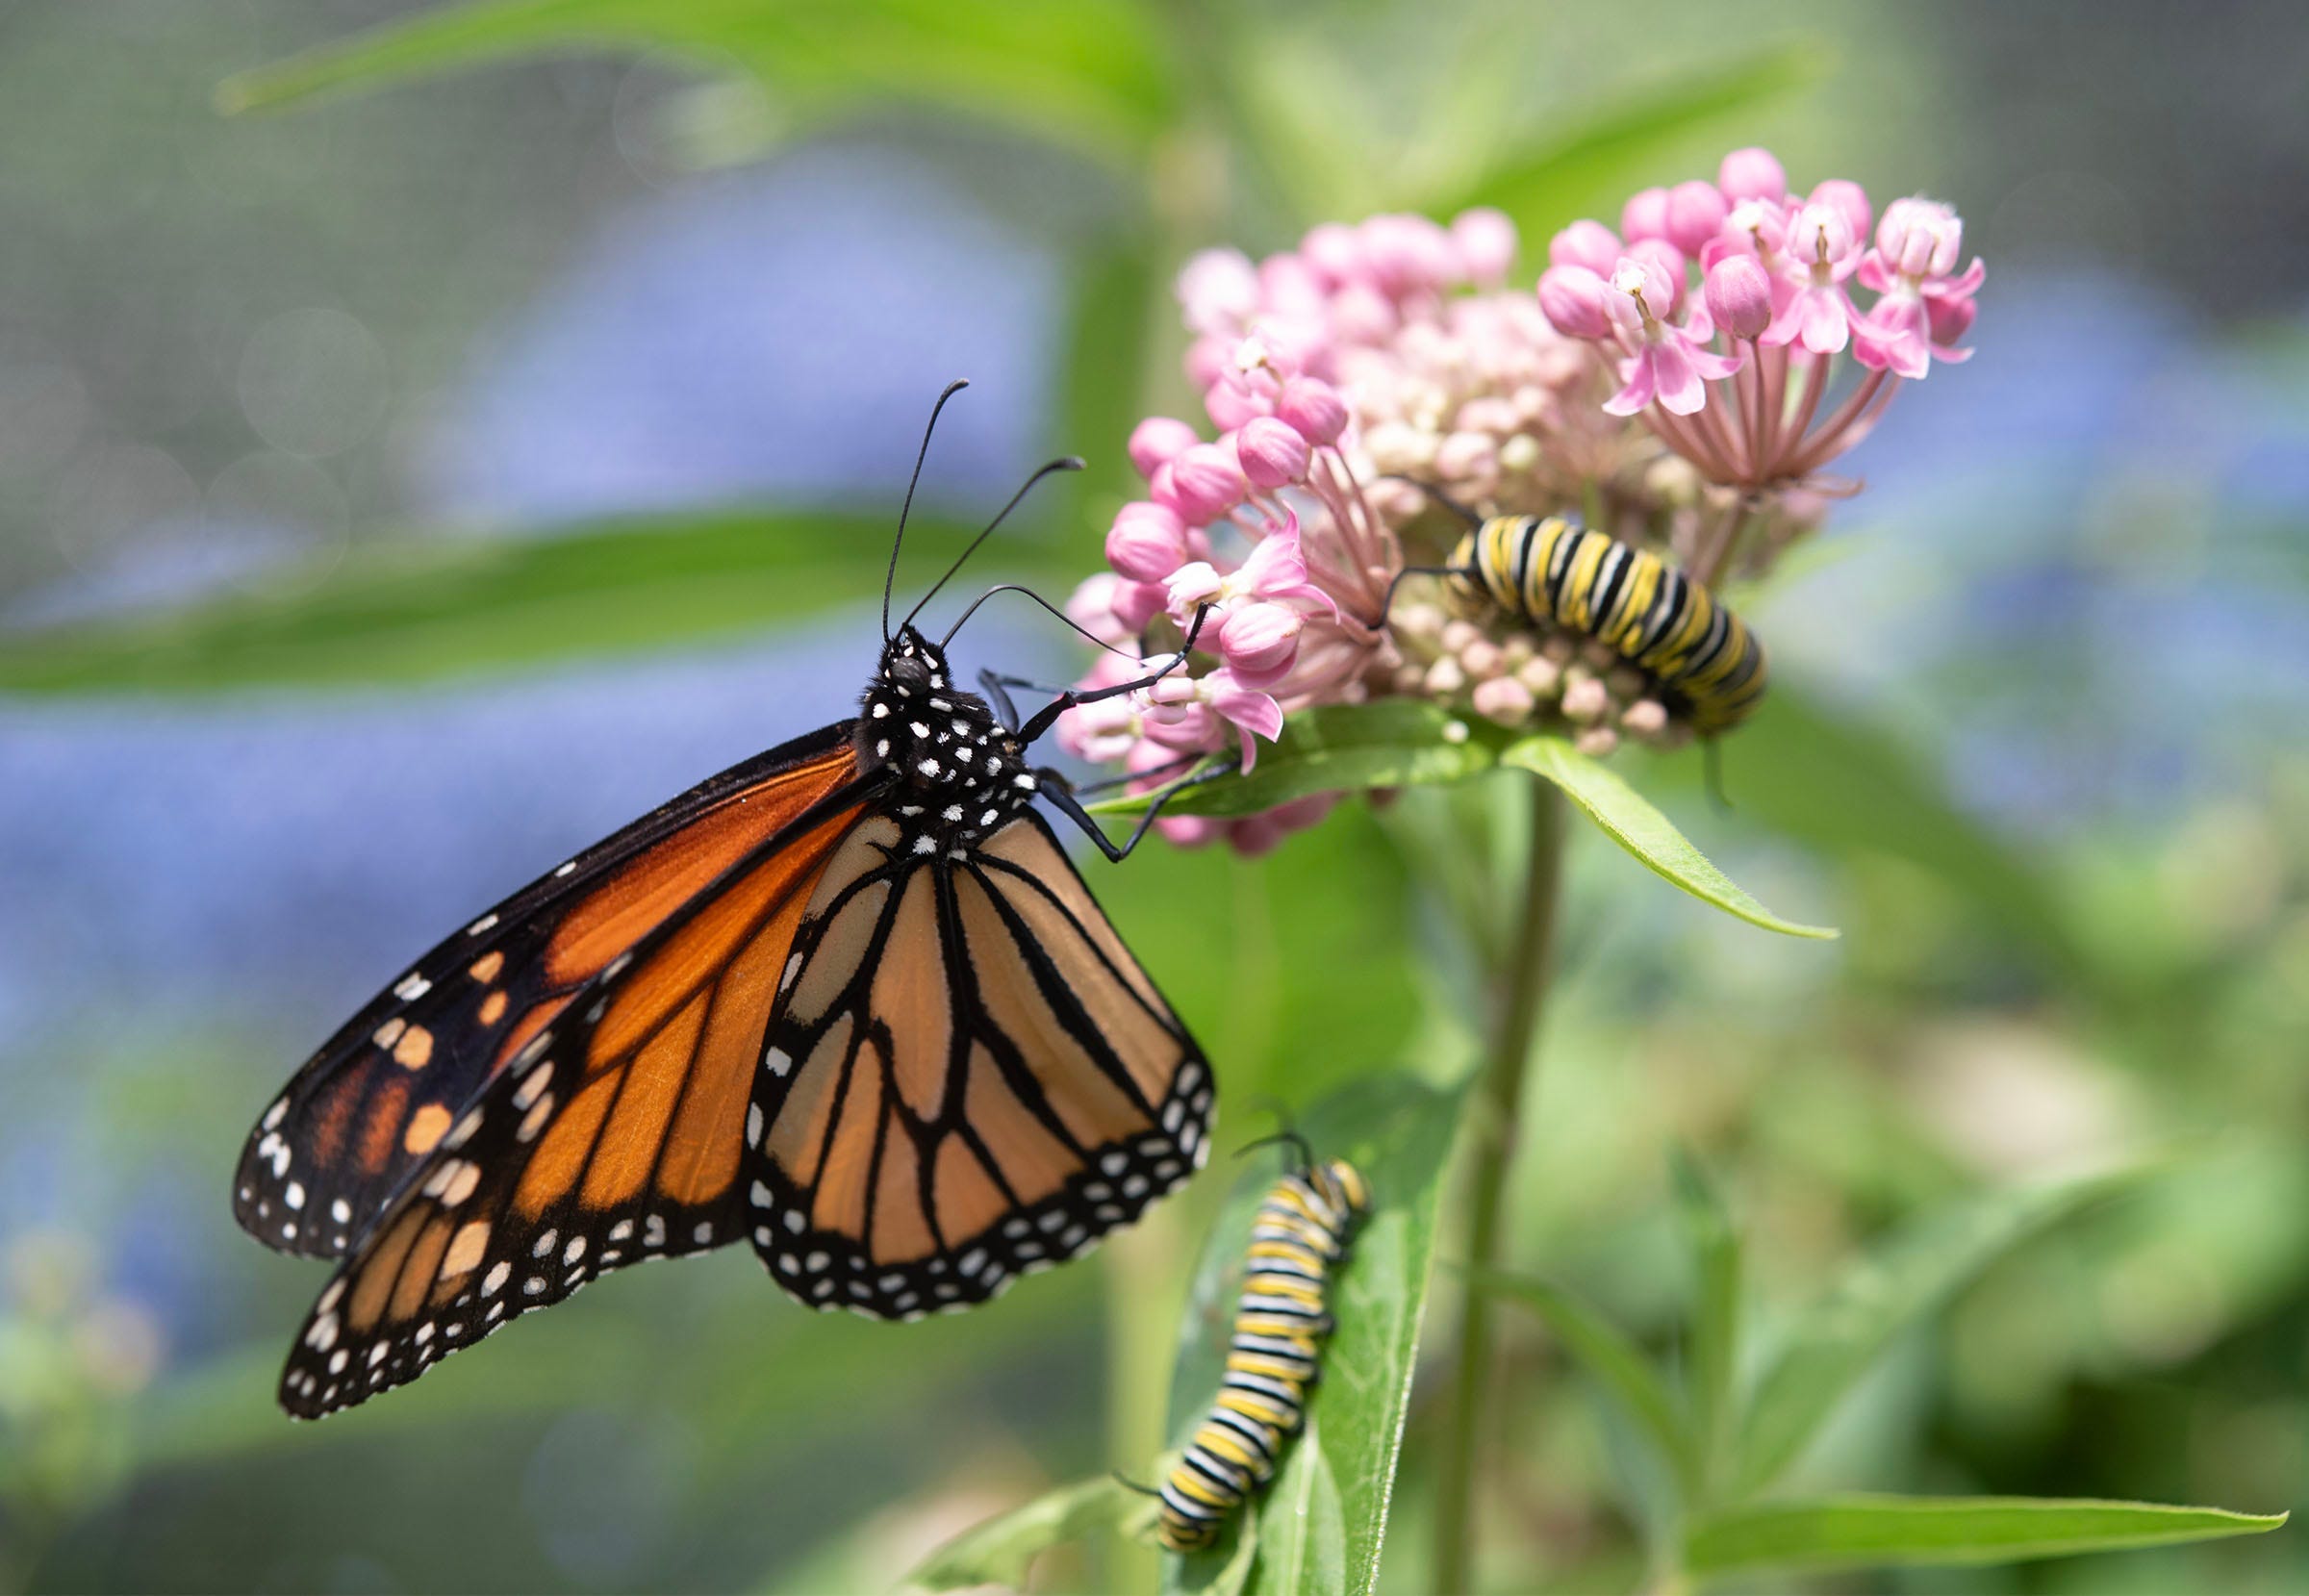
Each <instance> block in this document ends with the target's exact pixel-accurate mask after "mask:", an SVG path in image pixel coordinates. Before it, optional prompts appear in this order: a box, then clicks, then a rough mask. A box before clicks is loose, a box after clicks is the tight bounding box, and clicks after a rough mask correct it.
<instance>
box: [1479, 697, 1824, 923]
mask: <svg viewBox="0 0 2309 1596" xmlns="http://www.w3.org/2000/svg"><path fill="white" fill-rule="evenodd" d="M1500 762H1501V763H1502V764H1505V765H1514V766H1520V767H1521V768H1522V769H1524V770H1527V771H1533V772H1535V773H1538V774H1540V775H1543V776H1545V777H1546V778H1547V779H1548V780H1550V781H1552V782H1554V783H1555V784H1556V785H1557V786H1558V787H1560V788H1561V789H1562V790H1563V795H1564V796H1565V797H1566V798H1570V799H1571V801H1572V802H1574V803H1576V804H1578V805H1579V806H1580V807H1581V808H1582V809H1583V810H1585V811H1586V815H1587V818H1588V819H1589V820H1591V821H1593V822H1595V823H1596V824H1598V825H1600V826H1602V827H1603V828H1604V832H1605V834H1606V835H1608V836H1609V837H1611V840H1612V841H1613V842H1615V843H1617V844H1619V846H1620V847H1622V848H1624V849H1627V850H1628V851H1629V852H1630V853H1633V854H1634V855H1635V856H1636V857H1637V860H1638V861H1639V862H1641V863H1642V864H1643V866H1644V867H1645V868H1646V869H1648V870H1650V871H1652V872H1653V873H1654V874H1658V875H1661V876H1662V877H1664V878H1665V879H1667V880H1669V881H1672V882H1674V883H1675V884H1676V885H1677V886H1679V887H1682V888H1683V889H1684V890H1685V891H1686V892H1687V893H1689V894H1691V895H1692V897H1694V898H1697V899H1700V900H1701V901H1702V902H1706V903H1713V904H1714V905H1715V906H1716V907H1717V908H1719V909H1721V910H1723V911H1724V912H1725V913H1726V914H1730V915H1736V916H1738V918H1739V919H1741V920H1744V921H1746V922H1747V923H1748V924H1749V925H1761V926H1763V928H1764V929H1765V930H1767V931H1779V932H1781V933H1783V934H1784V935H1787V936H1794V937H1833V936H1835V935H1836V934H1837V933H1836V931H1835V930H1834V929H1833V928H1832V927H1830V926H1825V925H1803V924H1801V923H1799V922H1797V921H1793V920H1783V919H1781V918H1780V917H1779V916H1778V915H1776V914H1774V913H1772V912H1771V910H1769V909H1767V908H1765V907H1764V906H1763V904H1762V903H1759V902H1757V901H1756V899H1753V898H1751V897H1749V896H1748V894H1746V893H1745V892H1743V891H1741V890H1740V889H1739V888H1738V887H1737V886H1735V885H1734V884H1733V882H1732V879H1731V877H1730V876H1728V875H1726V874H1724V873H1723V872H1722V871H1720V870H1718V869H1716V868H1715V866H1714V865H1713V864H1711V863H1709V861H1708V856H1707V855H1706V854H1704V853H1702V852H1701V851H1700V850H1699V849H1696V848H1694V847H1693V846H1692V845H1691V841H1690V839H1689V838H1687V837H1686V836H1685V835H1684V833H1683V832H1681V831H1679V830H1677V829H1676V827H1675V823H1674V822H1672V821H1670V820H1669V819H1668V818H1667V817H1666V816H1665V815H1663V814H1662V813H1661V812H1660V811H1659V810H1658V809H1655V808H1654V807H1652V804H1651V802H1650V800H1649V799H1647V798H1644V797H1643V796H1642V795H1641V794H1639V793H1637V791H1636V789H1635V788H1633V787H1631V786H1629V785H1628V784H1627V782H1625V781H1624V780H1622V779H1621V778H1620V776H1619V775H1618V774H1617V773H1615V772H1612V771H1610V770H1607V769H1606V768H1605V767H1604V766H1603V765H1602V764H1600V763H1599V762H1598V761H1596V760H1593V759H1590V758H1588V757H1587V756H1586V754H1584V753H1581V752H1580V751H1579V750H1578V749H1576V748H1574V747H1572V746H1571V745H1570V744H1569V743H1568V742H1566V741H1565V740H1563V739H1562V738H1560V737H1527V738H1524V739H1523V740H1522V741H1520V742H1518V743H1515V744H1512V745H1510V747H1508V748H1507V749H1506V751H1504V752H1503V753H1502V754H1501V755H1500Z"/></svg>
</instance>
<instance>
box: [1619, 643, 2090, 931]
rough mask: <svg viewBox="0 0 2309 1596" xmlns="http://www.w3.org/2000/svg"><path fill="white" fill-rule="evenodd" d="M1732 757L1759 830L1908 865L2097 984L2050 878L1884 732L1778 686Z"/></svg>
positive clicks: (1741, 798)
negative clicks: (1764, 828) (1961, 805)
mask: <svg viewBox="0 0 2309 1596" xmlns="http://www.w3.org/2000/svg"><path fill="white" fill-rule="evenodd" d="M1724 755H1725V758H1724V764H1725V780H1726V784H1727V785H1728V786H1729V788H1730V790H1731V792H1732V795H1733V798H1734V801H1736V802H1737V803H1738V806H1739V813H1740V815H1741V817H1742V818H1743V819H1745V820H1747V821H1748V822H1750V823H1755V824H1760V825H1763V826H1768V827H1770V828H1772V829H1774V830H1776V831H1779V832H1781V833H1783V834H1784V835H1786V836H1789V837H1791V838H1793V839H1795V840H1796V841H1798V842H1801V843H1803V844H1805V845H1806V846H1807V847H1809V848H1812V849H1817V850H1819V851H1822V852H1826V853H1831V854H1838V855H1843V856H1855V855H1861V856H1869V855H1872V856H1877V857H1886V856H1889V857H1892V858H1898V859H1904V860H1906V861H1908V862H1909V863H1911V864H1913V865H1916V867H1918V868H1919V869H1921V870H1923V871H1925V872H1927V873H1928V874H1931V875H1933V876H1934V877H1935V878H1936V879H1939V880H1941V881H1944V882H1946V883H1947V884H1948V885H1949V886H1951V887H1953V888H1954V889H1956V890H1957V891H1959V892H1961V893H1963V894H1964V895H1965V896H1966V897H1967V898H1968V899H1971V900H1972V901H1973V902H1974V903H1976V904H1978V905H1979V906H1980V907H1981V908H1982V909H1984V910H1986V911H1987V918H1988V919H1989V920H1991V921H1992V922H1993V923H1994V924H1996V925H1998V926H2000V927H2001V928H2002V929H2003V930H2004V931H2005V932H2006V933H2007V934H2009V935H2010V936H2011V938H2012V941H2013V945H2014V946H2015V947H2016V948H2018V949H2022V950H2029V951H2030V952H2031V953H2032V955H2033V956H2038V957H2042V956H2043V953H2045V952H2049V953H2050V954H2051V955H2052V957H2053V959H2054V961H2055V962H2056V963H2057V964H2058V965H2059V966H2060V968H2061V969H2062V970H2063V971H2064V972H2066V973H2068V974H2070V975H2079V976H2090V975H2092V973H2093V972H2092V969H2091V961H2090V960H2089V959H2088V958H2087V957H2086V956H2085V955H2084V954H2083V952H2082V951H2081V950H2079V948H2078V946H2077V943H2076V939H2075V937H2074V936H2073V935H2072V934H2071V932H2070V930H2069V927H2068V923H2067V920H2066V918H2065V916H2064V915H2063V913H2062V910H2061V908H2060V906H2059V903H2058V901H2057V900H2056V899H2055V898H2054V896H2053V894H2052V892H2051V890H2050V888H2049V887H2048V885H2047V884H2046V882H2045V880H2044V877H2043V873H2042V872H2041V871H2039V870H2038V869H2037V868H2036V867H2035V866H2034V865H2032V864H2031V863H2029V862H2028V861H2027V860H2026V859H2025V858H2023V857H2022V856H2021V855H2020V854H2019V853H2018V852H2017V851H2016V850H2015V849H2014V848H2013V847H2012V845H2011V844H2010V843H2009V842H2007V841H2006V840H2005V839H2004V838H2003V837H2001V836H1999V835H1998V834H1997V833H1996V832H1995V831H1994V830H1993V829H1992V828H1991V827H1990V826H1988V825H1985V824H1983V823H1981V822H1980V821H1978V820H1976V819H1974V818H1973V817H1972V816H1970V815H1967V814H1966V813H1965V812H1964V811H1963V810H1961V809H1960V808H1958V807H1957V805H1956V804H1955V803H1954V802H1953V801H1952V800H1951V799H1950V798H1949V797H1948V795H1947V792H1946V789H1945V784H1944V783H1942V782H1941V780H1940V779H1939V778H1938V777H1937V776H1935V775H1933V774H1932V773H1929V772H1927V771H1926V770H1925V768H1924V767H1923V765H1922V764H1921V763H1920V762H1919V761H1918V760H1917V759H1916V757H1915V756H1914V755H1913V754H1911V753H1910V752H1909V751H1908V750H1906V749H1904V748H1902V747H1899V746H1898V745H1897V744H1896V743H1895V742H1894V741H1893V739H1891V738H1890V737H1889V736H1888V735H1886V734H1885V733H1884V732H1883V731H1881V730H1879V729H1878V728H1876V727H1874V726H1870V725H1868V724H1866V723H1865V722H1861V721H1858V720H1855V719H1853V718H1851V717H1850V716H1848V715H1845V714H1841V713H1840V712H1838V711H1837V710H1835V709H1833V708H1832V707H1831V706H1829V705H1827V704H1825V703H1823V702H1821V701H1820V700H1819V699H1817V698H1816V697H1809V696H1807V695H1806V694H1804V693H1803V692H1801V691H1800V690H1799V689H1798V688H1797V687H1795V686H1793V685H1790V684H1786V683H1782V682H1779V681H1775V682H1774V683H1773V685H1772V692H1771V697H1769V698H1768V699H1767V700H1766V702H1765V704H1764V706H1763V711H1762V713H1760V714H1759V715H1757V717H1756V718H1755V719H1754V720H1753V721H1751V722H1748V723H1747V724H1745V725H1743V726H1741V727H1740V728H1739V732H1738V735H1737V736H1734V737H1728V738H1726V739H1725V740H1724ZM1662 774H1663V776H1665V777H1666V778H1668V779H1674V775H1673V774H1672V773H1670V772H1668V770H1667V769H1666V768H1665V767H1662Z"/></svg>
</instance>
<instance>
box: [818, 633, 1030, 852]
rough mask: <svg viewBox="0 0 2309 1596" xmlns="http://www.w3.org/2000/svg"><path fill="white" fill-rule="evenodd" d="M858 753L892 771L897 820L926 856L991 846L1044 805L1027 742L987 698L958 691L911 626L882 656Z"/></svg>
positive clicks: (862, 716)
mask: <svg viewBox="0 0 2309 1596" xmlns="http://www.w3.org/2000/svg"><path fill="white" fill-rule="evenodd" d="M857 748H858V763H859V765H860V766H861V767H862V768H863V769H865V770H868V771H874V770H887V771H889V772H890V773H891V775H892V777H893V778H894V780H893V789H892V799H891V801H892V803H893V806H894V810H893V812H894V814H895V815H896V818H897V819H898V820H899V821H900V822H901V826H902V829H903V830H904V833H905V835H906V837H907V839H908V841H909V843H910V845H911V846H912V847H913V848H914V849H917V850H919V851H921V852H925V853H927V852H932V851H943V850H945V849H952V848H958V847H961V846H962V845H964V844H967V843H971V842H975V841H977V840H978V839H980V838H983V837H985V836H987V835H988V834H989V833H991V832H993V831H994V830H996V829H997V828H998V827H1000V826H1001V825H1002V824H1003V823H1005V822H1007V821H1008V820H1009V819H1010V818H1011V817H1012V816H1014V815H1016V814H1018V813H1019V812H1020V811H1021V810H1023V809H1025V808H1026V807H1027V806H1028V804H1029V803H1031V802H1032V801H1033V798H1034V792H1035V786H1036V778H1035V775H1034V773H1033V772H1032V771H1030V770H1029V769H1028V767H1027V760H1026V750H1025V749H1024V748H1022V747H1020V746H1019V742H1018V739H1017V738H1015V737H1013V736H1012V735H1011V734H1010V733H1009V731H1007V730H1006V729H1004V727H1003V726H1002V722H999V721H997V720H996V719H995V718H994V711H993V710H992V709H990V708H989V707H988V706H987V703H986V700H985V699H984V698H981V697H978V696H977V694H975V693H965V692H962V691H960V690H959V689H957V688H956V687H955V686H954V682H953V673H952V671H951V670H950V669H949V668H948V666H947V663H946V656H945V654H943V653H942V652H940V651H939V648H938V646H936V645H935V644H933V643H931V642H930V641H929V640H928V639H926V638H925V637H923V636H922V635H921V634H920V633H919V632H917V631H915V630H914V629H913V628H912V627H911V626H908V627H905V628H904V629H902V630H901V632H900V633H899V635H898V636H897V637H896V638H895V639H893V640H892V641H891V643H890V646H888V647H887V648H885V649H884V650H883V651H882V665H881V669H880V670H879V671H876V672H875V678H874V681H873V682H872V684H871V685H869V686H868V687H867V689H866V697H865V701H864V703H863V705H862V707H861V710H860V713H859V717H858V731H857Z"/></svg>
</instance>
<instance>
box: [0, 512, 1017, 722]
mask: <svg viewBox="0 0 2309 1596" xmlns="http://www.w3.org/2000/svg"><path fill="white" fill-rule="evenodd" d="M891 526H892V522H891V520H890V519H889V518H888V517H886V516H882V515H878V514H877V515H872V516H858V515H848V514H842V513H838V512H833V511H762V512H758V513H754V514H747V515H724V516H716V517H711V518H706V519H668V520H633V521H623V522H618V523H613V524H608V525H603V526H599V527H596V528H593V529H591V530H585V531H579V532H572V533H571V534H569V535H567V536H557V537H527V538H490V539H482V538H470V539H466V538H455V539H452V538H426V539H396V540H393V541H391V542H387V543H380V544H379V545H375V546H372V547H368V548H364V549H360V550H357V551H356V552H354V553H353V554H351V555H349V556H347V557H346V558H345V559H344V560H343V562H342V563H341V564H339V565H338V566H337V567H336V568H335V569H333V570H328V571H326V572H325V573H320V574H315V575H311V576H309V577H306V576H300V575H299V574H298V573H295V572H291V573H289V575H288V576H286V577H285V578H284V579H282V580H281V581H279V582H277V583H275V584H272V585H270V586H268V587H266V588H263V589H259V590H255V591H250V592H246V593H241V594H236V595H231V596H227V597H220V598H214V599H209V600H205V601H202V602H198V603H195V604H192V605H190V606H188V607H185V608H181V609H175V610H167V611H162V612H159V613H149V612H136V613H131V614H125V615H120V616H116V617H106V618H103V619H99V620H94V621H77V622H73V623H70V624H66V625H59V626H51V627H44V628H40V629H37V630H33V631H14V632H7V633H0V691H8V692H16V693H91V692H119V691H124V690H127V691H136V692H161V693H189V692H206V691H211V690H214V689H217V688H236V687H252V686H282V685H292V686H305V685H313V684H324V683H325V684H329V685H342V684H346V683H360V684H369V683H378V682H402V681H414V680H422V679H429V678H439V677H444V676H453V675H458V674H462V673H467V672H471V671H484V670H503V669H507V668H511V667H517V666H538V665H545V664H550V663H556V662H559V661H562V660H567V659H573V658H582V657H589V656H595V655H602V654H613V653H621V652H627V651H631V650H635V649H641V648H647V647H651V646H666V645H672V644H681V643H694V642H697V641H699V640H702V639H708V638H717V637H726V636H730V635H734V634H739V633H744V632H748V631H751V630H754V629H757V628H760V627H763V626H766V625H769V624H771V623H773V622H775V621H784V620H790V619H793V618H797V617H803V616H814V615H820V614H823V613H824V612H825V610H827V609H828V608H830V607H832V606H834V605H838V604H843V603H849V602H853V601H856V600H859V599H864V598H868V597H871V596H873V595H876V594H878V593H879V592H880V591H881V586H882V575H883V572H884V570H886V569H887V562H888V560H889V557H890V531H891ZM975 530H976V529H975V528H966V527H963V526H961V525H957V524H954V523H951V522H942V521H939V520H937V519H925V518H923V517H919V516H918V517H916V518H915V519H914V520H913V521H912V522H911V523H910V524H909V525H908V527H907V529H906V553H907V559H908V569H909V570H937V569H939V568H940V567H941V566H942V565H943V564H944V562H946V561H947V560H950V559H952V557H953V555H955V554H956V553H959V552H960V551H961V548H962V545H963V544H964V542H965V541H966V539H967V538H968V537H969V536H970V535H971V534H972V533H973V532H975ZM1002 557H1006V559H1007V561H1008V569H1011V570H1017V569H1019V567H1020V566H1021V565H1022V564H1026V563H1027V562H1032V561H1034V560H1035V558H1036V556H1035V555H1034V553H1033V552H1032V551H1031V549H1030V548H1028V547H1022V545H1021V544H1020V543H1019V542H1018V541H1013V542H1012V543H1011V544H1010V545H1009V546H1008V547H1007V548H1005V549H1003V550H1002ZM1032 573H1033V571H1032V570H1029V571H1028V574H1032ZM870 665H871V662H870V661H861V662H860V667H859V669H860V673H861V679H862V677H863V673H864V671H866V670H867V669H868V668H869V667H870Z"/></svg>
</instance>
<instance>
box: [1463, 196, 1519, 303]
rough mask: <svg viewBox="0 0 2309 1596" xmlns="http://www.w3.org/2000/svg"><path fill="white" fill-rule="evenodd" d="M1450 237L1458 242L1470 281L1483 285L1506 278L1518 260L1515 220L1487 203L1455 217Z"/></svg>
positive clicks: (1496, 282)
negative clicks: (1516, 256) (1516, 255)
mask: <svg viewBox="0 0 2309 1596" xmlns="http://www.w3.org/2000/svg"><path fill="white" fill-rule="evenodd" d="M1451 241H1452V242H1453V243H1455V244H1457V245H1458V246H1459V262H1460V264H1461V265H1462V266H1465V267H1466V271H1467V279H1468V281H1470V282H1472V283H1477V284H1480V285H1481V286H1483V287H1484V288H1496V287H1498V286H1499V285H1500V284H1501V283H1503V282H1505V281H1506V280H1507V275H1508V267H1510V266H1513V265H1514V264H1515V224H1514V223H1513V222H1511V221H1510V220H1509V219H1508V218H1507V216H1506V215H1505V214H1504V213H1502V212H1498V211H1494V210H1491V209H1489V208H1488V207H1484V208H1481V209H1478V210H1473V211H1462V212H1460V213H1459V215H1457V216H1455V217H1453V218H1452V223H1451Z"/></svg>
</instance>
